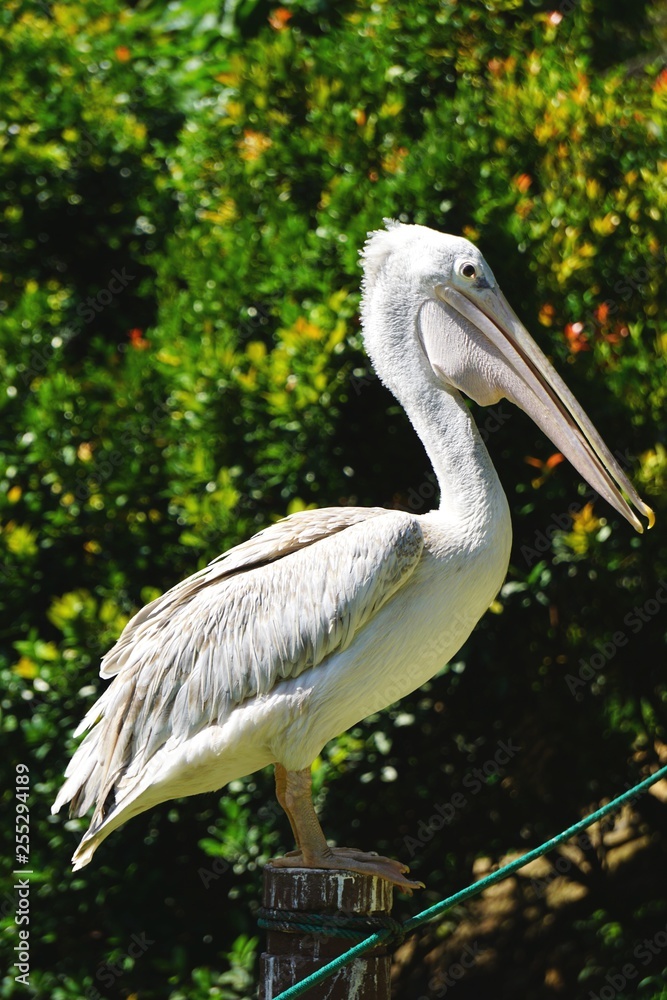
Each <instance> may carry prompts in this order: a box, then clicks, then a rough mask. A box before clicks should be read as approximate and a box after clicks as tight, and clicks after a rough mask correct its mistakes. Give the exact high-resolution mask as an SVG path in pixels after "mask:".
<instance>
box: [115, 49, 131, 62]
mask: <svg viewBox="0 0 667 1000" xmlns="http://www.w3.org/2000/svg"><path fill="white" fill-rule="evenodd" d="M114 52H115V53H116V59H117V60H118V62H129V61H130V59H131V58H132V53H131V52H130V50H129V49H128V47H127V45H119V46H118V48H116V49H114Z"/></svg>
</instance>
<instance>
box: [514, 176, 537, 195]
mask: <svg viewBox="0 0 667 1000" xmlns="http://www.w3.org/2000/svg"><path fill="white" fill-rule="evenodd" d="M532 183H533V178H532V177H531V176H530V174H519V176H518V177H517V178H515V180H514V184H515V186H516V187H517V188H518V189H519V191H520V192H521V194H525V193H526V191H527V190H528V188H529V187H530V185H531V184H532Z"/></svg>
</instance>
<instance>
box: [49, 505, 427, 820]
mask: <svg viewBox="0 0 667 1000" xmlns="http://www.w3.org/2000/svg"><path fill="white" fill-rule="evenodd" d="M423 546H424V541H423V536H422V531H421V528H420V525H419V521H418V519H417V518H415V517H414V516H413V515H411V514H407V513H404V512H402V511H386V510H382V509H374V508H371V509H368V508H345V507H343V508H328V509H322V510H317V511H303V512H301V513H299V514H294V515H292V516H291V517H290V518H286V519H285V520H284V521H281V522H278V524H276V525H273V526H272V527H270V528H267V529H266V530H264V531H262V532H260V533H259V534H258V535H256V536H255V537H254V538H252V539H250V541H248V542H245V543H244V544H242V545H239V546H237V547H236V548H234V549H231V550H230V551H229V552H228V553H226V554H225V555H224V556H222V557H220V558H219V559H216V560H214V562H212V563H211V564H210V565H209V566H207V567H206V568H205V569H204V570H201V571H200V572H199V573H196V574H195V575H194V576H192V577H190V578H189V579H187V580H185V581H183V583H181V584H178V585H177V586H176V587H174V588H172V589H171V590H169V591H167V593H165V594H164V595H163V596H162V597H160V598H158V599H157V600H156V601H153V602H152V604H149V605H148V606H147V607H146V608H144V609H143V610H142V611H140V612H139V614H138V615H136V616H135V617H134V618H133V619H132V621H130V622H129V624H128V625H127V626H126V628H125V630H124V632H123V634H122V635H121V637H120V639H119V640H118V642H117V643H116V645H115V646H114V647H113V649H111V651H110V652H109V653H108V654H107V655H106V657H105V658H104V660H103V663H102V667H103V669H102V675H103V676H110V675H114V674H115V675H116V676H115V679H114V680H113V682H112V683H111V684H110V686H109V687H108V688H107V690H106V691H105V692H104V694H102V696H101V697H100V698H99V699H98V700H97V702H96V703H95V705H93V707H92V708H91V710H90V711H89V712H88V714H87V715H86V717H85V719H84V720H83V722H82V723H81V725H80V726H79V728H78V730H77V735H78V734H79V733H81V732H83V731H85V730H86V729H90V732H89V733H88V735H87V736H86V738H85V740H84V741H83V742H82V744H81V745H80V746H79V748H78V750H77V751H76V753H75V755H74V757H73V758H72V760H71V761H70V764H69V767H68V769H67V772H66V777H67V779H68V780H67V781H66V782H65V785H64V786H63V788H62V789H61V791H60V794H59V795H58V798H57V800H56V803H55V806H54V810H57V809H58V808H60V806H61V805H63V804H64V803H65V802H67V801H71V812H72V813H73V814H75V815H82V814H83V813H85V812H87V810H88V809H89V807H90V806H91V805H93V803H95V802H97V804H98V809H99V807H100V805H101V804H103V803H104V802H105V801H106V800H107V798H108V797H109V796H110V795H111V794H112V792H113V790H114V787H115V786H116V783H117V782H119V781H121V780H122V777H123V775H124V774H125V773H126V771H127V770H128V768H130V767H131V770H132V772H133V773H137V771H139V770H141V769H142V768H143V767H145V765H146V764H147V762H148V761H149V760H150V759H151V757H152V756H153V755H154V754H155V753H156V752H157V751H158V750H159V749H160V748H161V747H162V746H164V744H165V743H166V742H167V740H171V741H172V742H173V741H181V740H185V739H189V738H190V737H192V736H193V735H195V734H196V733H197V732H199V731H200V730H201V729H203V728H204V727H206V726H208V725H212V724H221V723H222V722H224V720H225V718H226V717H227V716H228V715H229V713H230V711H231V710H232V709H233V708H234V707H235V706H236V705H240V704H242V703H243V702H245V701H247V700H248V699H250V698H253V697H255V696H262V695H267V694H268V693H269V692H271V691H272V690H273V689H274V688H275V687H276V685H277V684H279V683H280V681H281V680H283V679H286V678H290V677H297V676H299V674H301V673H302V672H303V671H304V670H306V669H307V668H309V667H313V666H317V665H318V664H320V663H322V661H323V660H325V659H326V658H327V657H328V656H329V655H330V654H331V653H333V652H335V651H338V650H342V649H345V648H346V647H347V646H348V645H349V644H350V642H351V641H352V639H353V638H354V636H355V634H356V633H357V632H358V630H359V629H361V628H363V626H364V625H365V623H366V622H368V621H369V620H370V619H371V618H372V617H373V615H374V614H375V613H376V611H377V610H378V609H379V608H380V607H382V605H383V604H384V603H385V602H386V601H388V600H389V599H390V598H391V597H392V595H393V594H395V593H396V592H397V591H398V590H399V589H400V588H401V587H402V586H403V584H404V583H405V582H406V580H407V579H408V578H409V577H410V576H411V574H412V572H413V570H414V568H415V566H416V565H417V563H418V562H419V559H420V557H421V554H422V551H423Z"/></svg>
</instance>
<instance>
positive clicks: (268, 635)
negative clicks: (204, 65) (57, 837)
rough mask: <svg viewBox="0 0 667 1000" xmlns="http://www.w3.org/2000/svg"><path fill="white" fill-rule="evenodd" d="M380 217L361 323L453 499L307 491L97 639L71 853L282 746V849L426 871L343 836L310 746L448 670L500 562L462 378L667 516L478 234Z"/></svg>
mask: <svg viewBox="0 0 667 1000" xmlns="http://www.w3.org/2000/svg"><path fill="white" fill-rule="evenodd" d="M385 222H386V229H383V230H380V231H376V232H372V233H370V234H369V236H368V239H367V242H366V244H365V247H364V249H363V251H362V265H363V269H364V277H363V281H362V305H361V318H362V326H363V335H364V342H365V346H366V349H367V352H368V354H369V356H370V358H371V360H372V363H373V366H374V368H375V371H376V372H377V374H378V376H379V377H380V379H381V380H382V381H383V382H384V384H385V385H386V386H387V387H388V388H389V389H390V390H391V392H392V393H393V394H394V396H395V397H396V398H397V399H398V401H399V402H400V403H401V405H402V406H403V407H404V409H405V411H406V413H407V414H408V416H409V418H410V420H411V421H412V424H413V426H414V428H415V430H416V432H417V434H418V435H419V437H420V438H421V440H422V442H423V444H424V446H425V448H426V451H427V453H428V456H429V459H430V461H431V463H432V465H433V470H434V472H435V475H436V476H437V480H438V484H439V490H440V497H441V500H440V506H439V507H438V509H437V510H432V511H430V512H428V513H426V514H421V515H416V514H412V513H406V512H404V511H400V510H385V509H383V508H380V507H370V508H363V507H340V508H337V507H329V508H324V509H321V510H308V511H300V512H299V513H297V514H292V515H291V516H290V517H287V518H285V519H283V520H282V521H279V522H278V523H276V524H274V525H272V526H270V527H268V528H265V529H264V530H263V531H260V532H259V533H258V534H257V535H255V536H254V537H253V538H251V539H250V540H249V541H246V542H244V543H242V544H241V545H238V546H236V547H235V548H232V549H230V550H229V551H228V552H225V553H224V554H223V555H221V556H218V558H216V559H214V560H213V561H212V562H211V563H210V564H209V565H208V566H207V567H206V568H205V569H202V570H200V571H199V572H197V573H195V574H194V575H193V576H190V577H189V578H188V579H186V580H184V581H183V582H182V583H179V584H177V585H176V586H175V587H172V589H171V590H168V591H167V592H166V593H165V594H163V595H162V597H159V598H158V599H157V600H155V601H152V602H151V603H150V604H148V605H147V606H146V607H145V608H143V609H142V610H141V611H139V613H138V614H137V615H135V617H134V618H133V619H132V620H131V621H130V622H129V623H128V625H127V626H126V627H125V630H124V631H123V633H122V634H121V636H120V638H119V639H118V641H117V642H116V644H115V646H114V647H113V648H112V649H111V650H110V652H108V653H107V654H106V656H105V657H104V658H103V660H102V665H101V669H100V674H101V676H102V677H103V678H111V677H113V678H114V680H113V682H112V683H111V684H110V685H109V686H108V687H107V689H106V690H105V691H104V693H103V694H102V696H101V697H100V698H99V699H98V700H97V702H96V703H95V704H94V705H93V707H92V708H91V709H90V711H89V712H88V714H87V715H86V716H85V718H84V719H83V721H82V723H81V725H80V726H79V727H78V730H77V732H76V733H75V735H79V734H80V733H83V732H87V735H86V737H85V739H84V740H83V742H82V743H81V744H80V745H79V747H78V749H77V750H76V752H75V754H74V756H73V758H72V760H71V761H70V764H69V766H68V768H67V771H66V774H65V778H66V780H65V783H64V785H63V787H62V789H61V791H60V793H59V795H58V797H57V799H56V802H55V804H54V807H53V811H54V812H57V811H58V809H60V807H61V806H62V805H63V804H65V803H66V802H69V803H70V814H71V815H74V816H82V815H84V814H85V813H86V812H87V811H88V810H89V809H90V808H91V807H93V806H94V812H93V815H92V820H91V822H90V826H89V828H88V830H87V832H86V833H85V835H84V837H83V839H82V841H81V843H80V845H79V847H78V848H77V850H76V852H75V854H74V857H73V862H74V867H75V869H76V868H81V867H83V866H84V865H86V864H88V862H89V861H90V860H91V858H92V856H93V853H94V852H95V850H96V849H97V847H98V846H99V844H100V843H101V842H102V841H103V840H104V839H105V837H107V836H108V835H109V834H110V833H111V832H112V831H113V830H115V829H116V828H117V827H119V826H120V825H121V824H122V823H125V822H126V821H127V820H128V819H130V818H131V817H132V816H136V815H137V814H138V813H141V812H143V811H145V810H146V809H152V808H153V807H154V806H157V805H158V804H159V803H161V802H164V801H166V800H168V799H172V798H176V797H179V796H185V795H194V794H197V793H199V792H209V791H214V790H216V789H219V788H222V787H223V786H224V785H226V784H227V783H228V782H230V781H232V780H234V779H236V778H240V777H242V776H243V775H247V774H251V773H252V772H253V771H256V770H258V769H259V768H263V767H265V766H267V765H269V764H273V765H274V767H275V782H276V794H277V797H278V801H279V802H280V805H281V806H282V808H283V809H284V810H285V812H286V814H287V817H288V819H289V821H290V824H291V827H292V831H293V834H294V839H295V841H296V848H297V849H296V851H292V852H290V853H289V854H287V855H286V856H285V857H282V858H278V859H275V860H274V861H273V862H272V863H273V864H274V865H282V866H285V867H290V866H293V867H311V868H325V869H344V870H351V871H356V872H362V873H367V874H372V875H377V876H380V877H383V878H385V879H388V880H390V881H391V882H393V883H394V884H395V885H397V886H399V887H400V888H401V889H403V890H405V891H408V892H409V891H411V890H412V889H414V888H416V887H417V886H420V885H421V883H418V882H412V881H410V880H409V879H408V878H407V876H406V873H407V872H408V871H409V869H408V868H407V866H406V865H403V864H401V863H400V862H398V861H395V860H393V859H390V858H385V857H381V856H378V855H377V854H375V853H373V852H370V853H365V852H363V851H357V850H354V849H349V848H335V847H331V846H329V844H328V843H327V841H326V839H325V836H324V833H323V832H322V828H321V826H320V824H319V821H318V819H317V816H316V813H315V810H314V807H313V804H312V797H311V765H312V762H313V761H314V760H315V758H316V757H317V756H318V754H319V753H320V752H321V750H322V748H323V747H324V745H325V744H326V743H327V742H328V741H329V740H331V739H333V737H335V736H337V735H338V734H339V733H341V732H343V731H344V730H346V729H349V728H350V727H351V726H353V725H355V724H356V723H358V722H359V721H360V720H361V719H363V718H365V717H366V716H368V715H371V714H372V713H374V712H378V711H380V710H381V709H384V708H386V707H387V706H388V705H390V704H392V703H393V702H396V701H398V699H400V698H402V697H403V696H405V695H407V694H409V693H410V692H411V691H414V690H415V689H416V688H418V687H419V686H420V685H422V684H424V683H425V682H426V681H427V680H428V679H429V678H431V677H432V676H433V675H434V674H435V673H436V672H437V671H438V670H439V669H440V668H441V667H442V666H443V665H444V664H445V663H446V662H447V661H448V660H449V659H450V658H451V657H452V656H453V655H454V654H455V653H456V652H457V650H458V649H459V648H460V647H461V645H462V644H463V642H464V641H465V640H466V639H467V638H468V636H469V635H470V632H471V631H472V629H473V628H474V626H475V624H476V623H477V621H478V620H479V619H480V618H481V616H482V615H483V614H484V612H485V611H486V610H487V608H488V607H489V605H490V604H491V602H492V601H493V599H494V598H495V596H496V594H497V593H498V591H499V589H500V587H501V585H502V583H503V580H504V578H505V574H506V572H507V567H508V564H509V555H510V541H511V524H510V515H509V508H508V504H507V499H506V497H505V495H504V493H503V491H502V488H501V485H500V481H499V479H498V476H497V474H496V472H495V469H494V467H493V465H492V463H491V459H490V457H489V455H488V452H487V450H486V448H485V446H484V444H483V442H482V439H481V437H480V434H479V432H478V430H477V427H476V425H475V423H474V421H473V419H472V416H471V413H470V410H469V408H468V406H467V405H466V403H465V401H464V399H463V396H462V395H461V394H462V393H464V394H465V395H466V396H468V397H470V398H471V399H473V400H474V401H475V402H476V403H479V404H480V405H482V406H489V405H492V404H495V403H497V402H498V401H499V400H500V399H502V398H506V399H508V400H510V401H511V402H512V403H514V404H516V405H517V406H519V407H521V409H523V410H525V412H526V413H528V414H529V415H530V416H531V417H532V419H533V420H534V421H535V423H536V424H538V426H539V427H540V428H541V429H542V430H543V431H544V432H545V434H546V435H547V436H548V437H549V438H550V439H551V441H552V442H553V443H554V445H555V446H556V447H557V448H558V449H559V450H560V451H561V452H562V453H563V454H564V455H565V456H566V457H567V458H568V459H569V460H570V462H571V463H572V464H573V465H574V466H575V468H576V469H577V470H578V471H579V473H580V474H581V475H582V476H583V477H584V479H586V480H587V482H588V483H589V484H590V486H592V487H593V489H594V490H595V491H596V492H597V493H598V494H599V495H600V496H602V497H604V498H605V500H607V501H608V502H609V503H610V504H611V506H612V507H613V508H614V509H615V510H616V511H618V512H619V513H620V514H622V515H623V516H624V517H625V518H626V519H627V520H628V521H629V522H630V524H631V525H632V526H633V527H634V528H635V529H636V530H637V531H640V532H641V531H642V530H643V524H642V522H641V521H640V519H639V518H638V517H637V514H636V513H635V511H637V512H639V513H640V514H641V515H643V516H644V517H646V518H647V519H648V527H651V526H652V525H653V522H654V515H653V511H652V510H651V508H650V507H648V506H647V505H646V504H645V503H644V502H643V501H642V500H641V499H640V497H639V496H638V494H637V492H636V490H635V489H634V487H633V485H632V483H631V482H630V481H629V479H628V478H627V476H626V475H625V473H624V472H623V470H622V469H621V468H620V466H619V464H618V462H617V461H616V460H615V459H614V457H613V456H612V454H611V453H610V451H609V449H608V448H607V447H606V445H605V444H604V442H603V440H602V438H601V437H600V435H599V434H598V432H597V431H596V430H595V428H594V427H593V425H592V423H591V421H590V420H589V419H588V417H587V416H586V414H585V413H584V411H583V409H582V408H581V406H580V405H579V404H578V403H577V401H576V399H575V398H574V396H573V395H572V394H571V393H570V391H569V390H568V389H567V387H566V386H565V384H564V383H563V381H562V380H561V378H560V377H559V376H558V374H557V373H556V372H555V370H554V369H553V367H552V366H551V364H550V363H549V361H548V360H547V358H546V357H545V356H544V354H543V353H542V351H541V350H540V349H539V348H538V347H537V345H536V344H535V342H534V341H533V340H532V339H531V337H530V335H529V333H528V332H527V330H526V329H525V327H524V326H523V325H522V324H521V322H520V321H519V319H518V318H517V316H516V314H515V313H514V312H513V311H512V309H511V307H510V306H509V304H508V302H507V300H506V299H505V297H504V295H503V293H502V292H501V290H500V288H499V287H498V284H497V282H496V280H495V278H494V276H493V273H492V271H491V269H490V268H489V265H488V264H487V263H486V261H485V260H484V257H483V256H482V254H481V253H480V251H479V250H478V249H477V248H476V247H475V246H474V245H473V244H472V243H470V242H469V241H468V240H465V239H462V238H460V237H457V236H449V235H445V234H443V233H439V232H435V231H434V230H432V229H428V228H426V227H424V226H417V225H403V224H399V223H396V222H392V221H391V220H385ZM633 506H634V508H635V511H633V509H632V507H633Z"/></svg>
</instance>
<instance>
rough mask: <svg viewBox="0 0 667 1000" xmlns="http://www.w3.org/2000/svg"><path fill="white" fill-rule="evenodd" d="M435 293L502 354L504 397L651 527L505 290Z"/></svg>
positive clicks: (597, 486) (634, 521) (637, 524)
mask: <svg viewBox="0 0 667 1000" xmlns="http://www.w3.org/2000/svg"><path fill="white" fill-rule="evenodd" d="M436 294H437V295H438V297H439V298H440V299H441V300H442V301H444V302H446V303H448V304H449V305H450V306H452V307H453V308H454V309H456V310H457V311H458V312H459V313H461V315H463V316H464V317H465V318H466V319H467V320H468V321H469V322H470V323H472V324H473V325H474V326H475V327H476V328H477V329H478V330H479V331H480V332H481V333H482V334H484V336H485V337H486V338H488V340H489V341H490V342H491V343H492V344H493V345H494V347H495V348H496V351H498V352H499V353H500V354H501V356H502V358H503V361H504V362H505V363H506V365H507V372H506V374H507V376H508V377H507V378H506V379H503V378H502V375H500V376H499V378H498V383H499V385H502V388H503V393H502V394H503V395H505V396H506V397H507V398H508V399H510V400H511V401H512V402H513V403H516V405H517V406H520V407H521V409H522V410H525V412H526V413H527V414H528V415H529V416H530V417H531V418H532V419H533V420H534V421H535V423H536V424H537V425H538V427H540V428H541V429H542V430H543V431H544V433H545V434H546V435H547V436H548V437H549V438H550V439H551V440H552V441H553V443H554V444H555V445H556V447H557V448H558V449H559V450H560V451H561V452H562V453H563V454H564V455H565V457H566V458H567V459H569V461H570V462H571V463H572V465H574V467H575V468H576V469H577V470H578V471H579V472H580V473H581V475H582V476H583V477H584V479H585V480H586V481H587V482H588V483H589V484H590V485H591V486H592V487H593V489H594V490H596V491H597V492H598V493H599V494H600V496H603V497H604V498H605V500H607V501H608V502H609V503H610V504H611V506H612V507H614V508H615V509H616V510H617V511H618V512H619V514H622V515H623V516H624V517H625V518H627V520H628V521H629V522H630V524H631V525H632V526H633V527H634V528H635V529H636V530H637V531H639V532H642V531H643V530H644V526H643V524H642V522H641V521H640V520H639V518H638V517H637V516H636V514H635V512H634V511H633V510H632V509H631V508H630V506H629V505H628V502H627V500H626V497H627V498H628V500H629V501H630V503H632V504H633V505H634V506H635V507H636V509H637V510H638V511H639V512H640V513H641V514H643V515H644V516H645V517H646V518H647V519H648V527H649V528H652V527H653V524H654V523H655V515H654V513H653V511H652V510H651V508H650V507H649V506H647V504H645V503H644V501H643V500H642V499H641V498H640V497H639V495H638V494H637V491H636V490H635V488H634V486H633V485H632V483H631V482H630V480H629V479H628V477H627V476H626V474H625V473H624V471H623V469H622V468H621V467H620V465H619V464H618V462H617V461H616V459H615V458H614V456H613V455H612V454H611V452H610V451H609V449H608V448H607V446H606V445H605V443H604V441H603V440H602V438H601V437H600V435H599V434H598V432H597V431H596V429H595V427H594V426H593V424H592V423H591V421H590V420H589V419H588V417H587V416H586V414H585V413H584V411H583V409H582V408H581V406H580V405H579V403H578V402H577V400H576V399H575V398H574V396H573V395H572V393H571V392H570V390H569V389H568V387H567V386H566V385H565V383H564V382H563V380H562V378H561V377H560V375H558V373H557V372H556V371H555V370H554V368H553V366H552V365H551V363H550V362H549V361H548V359H547V358H546V357H545V356H544V354H543V353H542V351H541V350H540V349H539V347H538V346H537V344H536V343H535V341H534V340H533V339H532V337H531V336H530V334H529V333H528V331H527V330H526V328H525V327H524V326H523V324H522V323H521V321H520V320H519V318H518V317H517V315H516V313H515V312H514V310H513V309H512V307H511V306H510V304H509V303H508V301H507V299H506V298H505V296H504V295H503V293H502V292H501V291H500V289H499V288H498V287H497V286H495V287H488V288H481V289H478V290H475V293H474V294H475V298H476V300H477V301H473V300H472V298H469V297H468V296H467V295H463V294H462V293H461V292H459V291H457V290H456V289H453V288H450V287H448V286H446V285H439V286H438V288H437V289H436ZM621 491H622V492H621ZM623 494H625V496H623Z"/></svg>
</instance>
